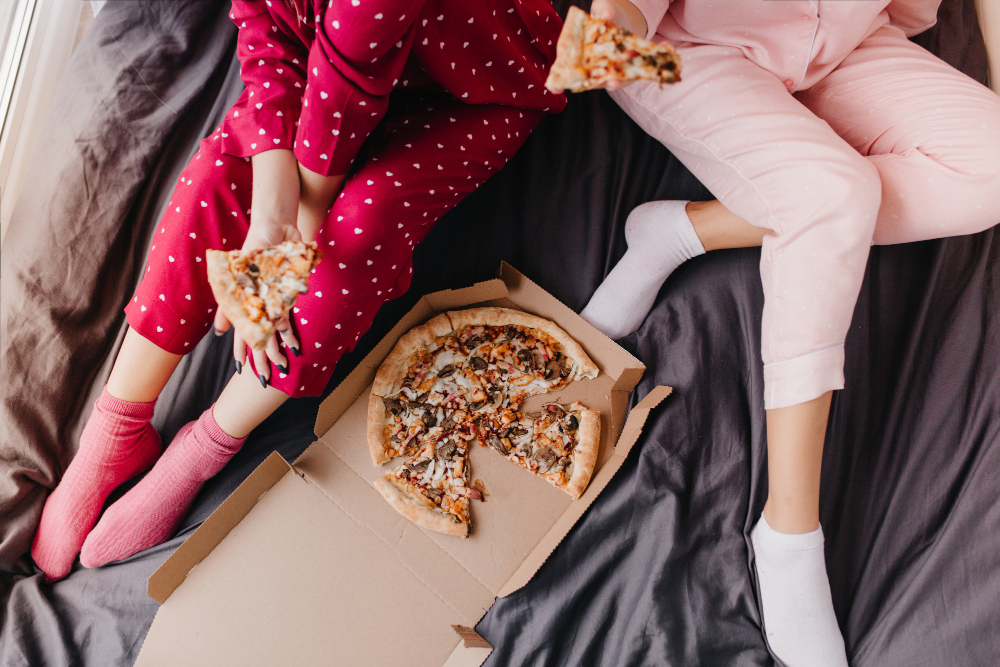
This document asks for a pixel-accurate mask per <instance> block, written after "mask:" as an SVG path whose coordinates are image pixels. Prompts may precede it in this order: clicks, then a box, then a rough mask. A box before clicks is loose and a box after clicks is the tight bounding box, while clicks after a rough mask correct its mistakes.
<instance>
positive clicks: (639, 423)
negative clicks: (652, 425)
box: [615, 384, 673, 457]
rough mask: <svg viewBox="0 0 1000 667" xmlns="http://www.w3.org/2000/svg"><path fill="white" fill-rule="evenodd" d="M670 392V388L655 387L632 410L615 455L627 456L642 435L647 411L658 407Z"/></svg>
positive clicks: (647, 416) (664, 386)
mask: <svg viewBox="0 0 1000 667" xmlns="http://www.w3.org/2000/svg"><path fill="white" fill-rule="evenodd" d="M672 391H673V388H672V387H668V386H666V385H662V384H661V385H657V386H656V387H653V390H652V391H651V392H649V393H648V394H646V396H645V397H644V398H643V399H642V400H641V401H639V402H638V403H637V404H636V406H635V407H634V408H632V411H631V412H629V414H628V419H626V420H625V427H624V428H623V429H622V434H621V437H619V438H618V445H617V446H616V447H615V451H616V453H620V454H621V455H622V456H623V457H624V456H626V455H627V454H628V452H629V450H630V449H632V445H634V444H635V442H636V440H638V439H639V434H640V433H642V427H643V426H644V425H645V424H646V419H648V418H649V411H650V410H652V409H653V408H655V407H656V406H657V405H659V404H660V402H661V401H662V400H663V399H665V398H666V397H667V396H669V395H670V393H671V392H672Z"/></svg>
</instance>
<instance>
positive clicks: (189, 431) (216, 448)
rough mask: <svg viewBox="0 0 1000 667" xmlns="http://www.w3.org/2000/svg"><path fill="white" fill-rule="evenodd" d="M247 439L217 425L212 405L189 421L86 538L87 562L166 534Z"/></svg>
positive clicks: (116, 556) (106, 559)
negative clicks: (150, 467) (230, 433)
mask: <svg viewBox="0 0 1000 667" xmlns="http://www.w3.org/2000/svg"><path fill="white" fill-rule="evenodd" d="M213 407H214V406H213ZM245 440H246V438H234V437H233V436H231V435H229V434H228V433H226V432H225V431H223V430H222V429H221V428H219V425H218V424H217V423H216V422H215V417H214V416H213V415H212V408H209V409H208V410H206V411H205V412H204V413H203V414H202V415H201V417H199V418H198V419H197V420H195V421H193V422H189V423H188V424H185V425H184V427H182V428H181V430H180V431H179V432H178V433H177V435H176V436H175V437H174V439H173V442H171V443H170V445H169V446H168V447H167V449H166V451H165V452H163V456H161V457H160V460H159V461H157V462H156V465H155V466H153V469H152V470H150V471H149V473H147V474H146V476H145V477H143V478H142V481H140V482H139V483H138V484H136V485H135V486H134V487H133V488H132V489H131V490H130V491H129V492H128V493H126V494H125V495H124V496H122V497H121V498H120V499H119V500H118V502H116V503H115V504H113V505H112V506H111V507H109V508H108V510H107V511H106V512H105V513H104V516H102V517H101V521H100V522H99V523H98V524H97V527H96V528H94V530H93V531H91V533H90V535H89V536H88V537H87V540H86V541H85V542H84V543H83V550H82V551H81V552H80V562H81V563H83V566H84V567H99V566H101V565H104V564H106V563H110V562H112V561H116V560H122V559H123V558H128V557H129V556H131V555H132V554H134V553H136V552H138V551H142V550H143V549H148V548H149V547H152V546H155V545H157V544H160V543H161V542H163V541H165V540H167V539H168V538H169V537H170V536H171V535H173V534H174V531H175V530H176V529H177V526H178V525H179V524H180V522H181V520H183V519H184V517H185V516H187V513H188V510H189V509H190V508H191V503H192V502H194V498H195V496H196V495H198V491H199V490H201V487H202V485H204V483H205V481H206V480H207V479H209V478H210V477H212V476H213V475H215V473H217V472H219V470H221V469H222V466H224V465H225V464H226V463H227V462H228V461H229V459H231V458H232V457H233V455H234V454H235V453H236V452H237V451H239V449H240V447H242V446H243V442H244V441H245Z"/></svg>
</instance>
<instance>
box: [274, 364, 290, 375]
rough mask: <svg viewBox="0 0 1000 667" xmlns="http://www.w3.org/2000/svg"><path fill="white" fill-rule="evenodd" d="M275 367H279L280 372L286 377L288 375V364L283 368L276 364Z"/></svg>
mask: <svg viewBox="0 0 1000 667" xmlns="http://www.w3.org/2000/svg"><path fill="white" fill-rule="evenodd" d="M275 366H277V367H278V370H280V371H281V372H282V373H284V374H285V375H288V365H287V364H286V365H284V366H282V365H281V364H275Z"/></svg>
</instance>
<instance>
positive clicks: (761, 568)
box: [750, 515, 847, 667]
mask: <svg viewBox="0 0 1000 667" xmlns="http://www.w3.org/2000/svg"><path fill="white" fill-rule="evenodd" d="M750 540H751V541H752V542H753V549H754V556H755V561H756V567H757V581H758V583H759V584H760V596H761V605H762V606H763V608H764V634H765V635H766V636H767V643H768V644H769V645H770V646H771V650H772V651H773V652H774V654H775V655H776V656H778V657H779V658H781V660H782V661H783V662H784V663H785V664H786V665H788V667H847V653H846V651H845V649H844V638H843V636H842V635H841V634H840V627H839V626H838V625H837V617H836V615H835V614H834V612H833V598H832V597H831V595H830V580H829V579H828V578H827V575H826V561H825V559H824V556H823V529H822V528H817V529H816V530H814V531H812V532H811V533H801V534H796V535H793V534H788V533H779V532H778V531H776V530H775V529H774V528H772V527H771V526H770V525H768V523H767V521H765V520H764V516H763V515H761V517H760V521H759V522H758V523H757V525H756V526H754V528H753V530H752V531H750Z"/></svg>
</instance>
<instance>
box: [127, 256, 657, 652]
mask: <svg viewBox="0 0 1000 667" xmlns="http://www.w3.org/2000/svg"><path fill="white" fill-rule="evenodd" d="M472 305H498V306H505V307H509V308H520V309H522V310H525V311H529V312H531V313H534V314H536V315H540V316H542V317H545V318H548V319H550V320H553V321H554V322H556V323H557V324H558V325H559V326H561V327H562V328H563V329H565V330H566V331H567V332H568V333H569V334H570V335H571V336H573V337H574V338H575V339H576V340H577V341H579V342H580V344H581V345H583V347H584V349H585V350H586V351H587V353H588V354H589V355H590V357H591V358H592V359H593V360H594V361H595V362H596V363H597V365H598V366H599V367H600V369H601V374H600V375H599V376H598V377H597V378H594V379H592V380H584V381H579V382H575V383H573V384H571V385H569V386H568V387H566V388H564V389H563V390H561V391H559V392H555V393H552V394H548V395H546V396H544V397H543V396H534V397H531V398H530V399H528V400H527V401H525V404H524V406H523V407H522V410H526V411H532V410H536V409H538V408H539V407H540V406H541V404H542V403H543V402H548V401H550V400H559V401H560V402H567V403H568V402H572V401H573V400H580V401H581V402H582V403H584V404H585V405H587V406H588V407H591V408H595V409H599V410H600V412H601V421H602V423H601V431H602V433H601V447H600V452H599V455H598V463H597V467H596V469H595V472H594V476H593V478H592V480H591V482H590V485H589V487H588V488H587V490H586V491H585V492H584V494H583V496H582V497H581V498H580V499H579V500H576V501H573V500H572V499H571V498H570V497H569V496H568V495H567V494H565V493H564V492H562V491H560V490H558V489H556V488H555V487H553V486H551V485H550V484H548V483H547V482H546V481H544V480H542V479H540V478H538V477H535V476H534V475H532V474H530V473H528V472H527V471H525V470H523V469H522V468H520V467H519V466H517V465H515V464H512V463H511V462H509V461H507V460H506V459H504V458H503V457H501V456H499V455H498V454H496V453H495V452H492V451H489V450H487V449H486V448H485V447H479V446H474V447H472V448H471V449H470V464H471V466H472V476H473V477H474V478H480V479H482V480H484V482H485V484H486V489H487V492H488V494H489V495H488V496H487V501H486V502H476V503H474V504H473V508H472V532H471V534H470V536H469V537H468V538H467V539H462V538H457V537H451V536H447V535H442V534H439V533H434V532H430V531H425V530H423V529H421V528H418V527H417V526H415V525H414V524H412V523H410V522H409V521H407V520H406V519H404V518H403V517H402V516H400V515H399V514H397V513H396V511H395V510H394V509H392V508H391V507H390V506H389V505H388V504H387V503H386V502H385V501H384V500H383V499H382V496H381V495H380V494H379V493H378V491H376V490H375V488H374V487H372V485H371V484H372V482H373V481H374V480H375V479H376V478H377V477H379V476H381V475H383V474H385V472H386V471H387V470H389V469H390V468H391V467H395V466H396V465H398V464H399V462H400V461H401V460H402V459H397V460H393V461H392V462H390V463H388V464H386V465H385V466H382V467H375V466H373V465H372V462H371V457H370V454H369V450H368V445H367V441H366V436H365V433H366V430H365V427H366V418H367V402H368V396H369V392H370V388H371V383H372V380H373V379H374V377H375V373H376V371H377V369H378V367H379V365H380V364H381V363H382V361H383V359H385V358H386V356H388V354H389V352H390V350H391V349H392V347H393V345H395V343H396V341H397V340H398V339H399V338H400V337H401V336H402V335H403V334H404V333H406V332H407V331H409V330H410V329H411V328H413V327H414V326H416V325H418V324H421V323H423V322H425V321H427V320H428V319H430V318H431V317H433V316H434V315H436V314H437V313H439V312H442V311H445V310H448V309H456V308H463V307H468V306H472ZM644 370H645V368H644V366H643V365H642V364H641V363H640V362H639V361H638V360H636V359H635V358H634V357H632V356H631V355H630V354H628V353H627V352H626V351H625V350H623V349H622V348H620V347H618V346H617V345H616V344H615V343H613V342H612V341H611V340H609V339H608V338H607V337H605V336H604V335H602V334H601V333H600V332H598V331H597V330H596V329H594V328H593V327H591V326H590V325H589V324H587V322H585V321H584V320H583V319H581V318H580V316H579V315H577V314H576V313H574V312H573V311H572V310H570V309H569V308H568V307H566V306H565V305H563V304H562V303H560V302H559V301H558V300H556V299H555V298H554V297H553V296H552V295H550V294H548V293H547V292H546V291H545V290H543V289H542V288H540V287H539V286H538V285H536V284H534V283H532V282H531V281H530V280H528V279H527V278H525V277H524V276H523V275H521V274H520V273H518V272H517V271H515V270H514V269H513V268H512V267H510V266H509V265H507V264H503V265H502V266H501V268H500V273H499V278H497V279H494V280H489V281H486V282H483V283H478V284H476V285H473V286H472V287H468V288H465V289H458V290H446V291H442V292H436V293H434V294H428V295H427V296H425V297H423V298H422V299H421V300H420V301H419V302H418V303H417V305H416V306H414V308H413V309H412V310H411V311H410V312H409V313H408V314H407V315H406V316H405V317H404V318H403V319H402V320H400V322H399V323H398V324H397V325H396V327H395V328H394V329H393V330H392V331H391V332H390V333H389V334H388V335H387V336H386V337H385V338H384V339H383V340H382V341H381V342H380V343H379V344H378V346H376V347H375V349H374V350H373V351H372V352H371V353H370V354H369V355H368V356H367V357H366V358H365V359H364V360H363V361H362V362H361V364H360V365H359V366H358V367H357V368H356V369H355V370H354V372H352V373H351V374H350V375H349V376H348V377H347V378H346V379H345V380H344V381H343V382H342V383H341V384H340V385H339V386H338V387H337V388H336V389H335V390H334V392H333V393H332V394H331V395H330V396H329V397H328V398H327V399H326V400H325V401H324V402H323V404H322V405H321V406H320V409H319V414H318V417H317V420H316V434H317V437H318V438H319V440H317V441H316V442H314V443H313V444H312V445H310V446H309V448H308V449H306V451H305V452H303V454H302V455H301V456H300V457H299V458H298V459H297V460H296V461H295V462H294V464H289V463H288V462H286V461H285V460H284V459H283V458H282V457H281V456H280V455H279V454H277V453H275V454H272V455H271V456H270V457H269V458H267V459H266V460H265V461H264V462H263V463H262V464H261V465H260V466H259V467H258V468H257V470H255V471H254V472H253V473H252V474H251V475H250V476H249V477H248V478H247V479H246V481H244V482H243V484H241V485H240V486H239V487H238V488H237V489H236V491H234V492H233V494H232V495H231V496H230V497H229V498H228V499H226V501H225V502H223V503H222V505H221V506H220V507H219V508H218V509H217V510H216V511H215V512H214V513H213V514H212V515H211V516H210V517H209V518H208V519H207V520H206V521H205V522H204V523H203V524H202V525H201V526H200V527H199V528H198V529H197V530H196V531H195V532H194V533H193V534H192V535H191V537H190V538H188V539H187V541H186V542H184V544H183V545H181V547H180V548H179V549H177V551H176V552H174V554H173V555H172V556H171V557H170V558H168V559H167V561H166V562H165V563H164V564H163V565H162V566H161V567H160V568H159V569H158V570H157V571H156V572H154V573H153V575H152V576H151V577H150V579H149V584H148V592H149V595H150V597H152V598H154V599H155V600H157V601H158V602H160V603H161V605H162V606H161V607H160V609H159V611H158V612H157V614H156V618H155V620H154V622H153V625H152V627H151V628H150V630H149V633H148V635H147V636H146V639H145V642H144V644H143V646H142V649H141V651H140V653H139V657H138V660H137V662H136V665H143V666H144V665H170V666H175V665H185V666H193V665H212V666H213V667H218V666H220V665H240V666H245V665H315V664H340V665H391V666H393V667H398V666H400V665H406V666H407V667H410V666H420V665H428V666H434V667H438V666H440V665H447V666H448V667H459V666H461V667H466V666H477V665H480V664H482V662H483V661H484V660H485V659H486V657H487V656H488V655H489V654H490V651H491V650H492V649H491V647H490V645H489V644H488V643H487V642H486V641H485V640H484V639H483V638H482V637H480V636H479V635H478V634H477V633H476V632H475V630H474V629H473V628H474V627H475V625H476V623H477V622H478V621H479V620H480V619H481V618H482V616H483V615H484V614H485V613H486V611H487V610H488V609H489V608H490V607H491V606H492V604H493V602H494V600H495V599H496V598H497V597H502V596H505V595H509V594H510V593H513V592H514V591H516V590H518V589H519V588H521V587H522V586H524V585H525V584H526V583H527V582H528V580H530V579H531V577H532V576H533V575H534V573H535V572H536V571H537V570H538V568H539V567H541V565H542V563H544V562H545V560H546V559H547V558H548V556H549V554H550V553H552V551H553V549H555V547H556V546H557V545H558V544H559V542H560V541H561V540H562V539H563V537H565V535H566V534H567V532H569V530H570V528H572V526H573V524H574V523H576V521H577V519H579V517H580V516H581V515H582V514H583V513H584V511H585V510H586V509H587V507H588V506H589V505H590V504H591V503H592V502H593V501H594V498H596V497H597V496H598V495H599V494H600V493H601V491H602V490H603V489H604V487H605V486H606V485H607V483H608V481H609V480H610V479H611V477H612V476H613V475H614V474H615V472H616V471H617V470H618V468H619V467H620V466H621V463H622V461H624V459H625V457H626V455H627V454H628V452H629V450H630V449H631V447H632V446H633V445H634V444H635V442H636V440H637V438H638V437H639V434H640V432H641V430H642V426H643V423H644V422H645V420H646V417H647V416H648V414H649V411H650V410H651V409H652V408H653V407H655V406H656V404H658V403H659V402H660V401H661V400H663V398H665V397H666V396H667V394H669V393H670V388H669V387H657V388H656V389H654V390H653V391H651V392H650V393H649V395H647V396H646V397H645V399H643V401H641V402H640V403H639V404H638V405H637V406H636V407H635V408H633V409H632V411H631V412H630V413H629V414H628V419H627V420H626V413H627V412H628V403H629V395H630V393H631V391H632V389H633V388H634V387H635V385H636V383H637V382H638V381H639V378H640V376H641V375H642V373H643V371H644Z"/></svg>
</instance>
